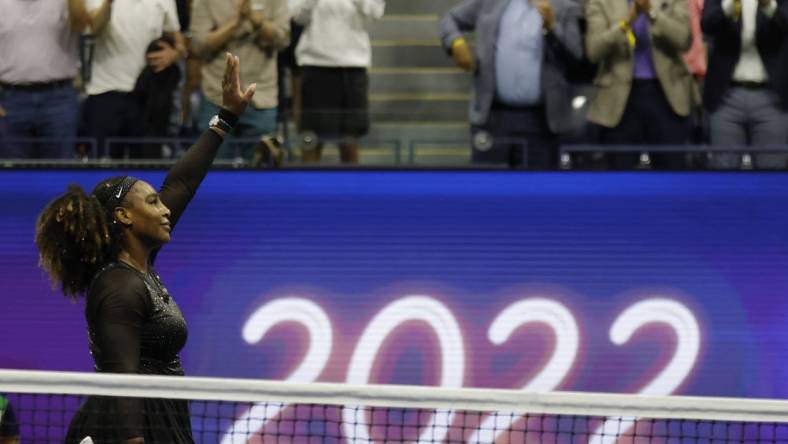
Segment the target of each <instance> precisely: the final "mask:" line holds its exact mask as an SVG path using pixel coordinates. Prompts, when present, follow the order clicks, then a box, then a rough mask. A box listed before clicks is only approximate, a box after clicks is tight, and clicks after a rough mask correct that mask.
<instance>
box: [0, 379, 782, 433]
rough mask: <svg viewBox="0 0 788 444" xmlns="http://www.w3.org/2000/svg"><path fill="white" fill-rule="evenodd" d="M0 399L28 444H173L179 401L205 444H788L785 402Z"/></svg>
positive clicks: (139, 383) (464, 394)
mask: <svg viewBox="0 0 788 444" xmlns="http://www.w3.org/2000/svg"><path fill="white" fill-rule="evenodd" d="M0 393H3V394H4V396H5V397H6V398H7V400H8V405H9V406H11V407H12V408H13V410H14V412H15V415H14V416H15V420H16V421H17V422H18V428H19V430H20V437H21V440H20V441H21V442H22V443H62V442H65V440H66V435H67V432H68V429H69V424H70V423H72V421H74V417H75V415H80V414H81V415H87V416H89V417H91V416H92V417H93V418H98V420H97V421H94V423H97V424H98V425H99V426H100V427H102V428H104V430H103V431H101V432H100V433H98V434H94V436H92V437H91V438H92V442H94V443H95V444H103V443H105V442H112V443H117V442H118V439H119V438H117V436H118V435H117V433H129V431H128V430H127V429H126V428H125V427H126V426H125V425H126V424H127V423H128V422H129V418H135V417H137V416H139V418H138V419H139V421H138V423H137V424H136V425H135V426H137V427H141V429H140V431H139V432H137V433H141V434H142V435H144V436H146V440H145V443H146V444H149V443H151V442H168V441H169V440H171V439H174V438H172V436H174V435H172V434H168V432H169V431H167V430H159V429H156V428H157V427H158V428H162V427H164V428H166V427H174V428H177V427H179V425H178V424H177V422H178V420H179V418H175V419H173V417H174V415H173V410H172V406H173V403H183V404H184V405H188V410H189V415H188V417H186V418H180V419H185V421H186V423H187V424H190V428H191V434H192V435H193V438H194V441H195V442H196V443H198V444H201V443H222V444H235V443H247V442H248V443H368V442H375V443H377V442H386V443H389V442H393V443H400V442H418V443H465V442H469V443H572V444H574V443H589V444H613V443H788V401H779V400H756V399H733V398H702V397H681V396H671V397H649V396H639V395H621V394H602V393H571V392H554V393H526V392H522V391H515V390H497V389H447V388H438V387H416V386H401V385H388V386H386V385H364V386H357V385H355V386H354V385H345V384H329V383H313V384H295V383H288V382H280V381H260V380H245V379H222V378H195V377H165V376H140V375H120V374H95V373H64V372H42V371H19V370H0ZM96 399H100V400H102V402H93V403H92V404H91V400H96ZM129 400H132V401H131V402H126V401H129ZM134 400H137V401H138V402H134ZM151 400H153V401H151ZM161 400H166V401H167V402H159V401H161ZM143 401H145V402H143ZM149 401H150V402H149ZM91 405H92V406H93V407H94V408H95V409H96V410H93V411H91V410H90V408H89V407H90V406H91ZM124 406H126V407H124ZM157 406H158V407H157ZM124 408H128V409H129V410H124ZM157 408H161V410H157ZM80 409H82V410H81V412H80V413H77V412H78V410H80ZM135 415H137V416H135ZM6 425H7V424H6ZM186 427H187V428H188V427H189V426H188V425H187V426H186ZM118 430H122V431H121V432H119V431H118ZM135 430H136V429H135ZM104 432H106V433H104ZM72 435H73V433H72ZM110 436H112V438H110ZM135 436H136V435H135ZM168 437H169V438H168ZM70 438H71V439H72V441H73V440H75V439H77V438H78V440H76V441H73V442H77V443H78V442H80V441H82V440H83V438H85V436H82V435H79V436H77V437H75V436H70ZM84 442H86V443H87V442H91V441H88V440H85V441H84ZM69 444H70V443H69Z"/></svg>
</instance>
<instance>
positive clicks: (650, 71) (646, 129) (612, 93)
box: [586, 0, 700, 168]
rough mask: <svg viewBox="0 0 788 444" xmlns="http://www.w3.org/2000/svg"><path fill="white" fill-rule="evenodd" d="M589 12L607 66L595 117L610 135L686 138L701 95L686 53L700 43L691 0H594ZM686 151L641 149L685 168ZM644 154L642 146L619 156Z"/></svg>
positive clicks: (590, 38) (626, 159) (620, 161)
mask: <svg viewBox="0 0 788 444" xmlns="http://www.w3.org/2000/svg"><path fill="white" fill-rule="evenodd" d="M586 18H587V21H588V34H587V35H586V50H587V54H588V58H589V59H590V60H591V61H592V62H594V63H597V64H598V66H599V69H598V72H597V76H596V78H595V79H594V85H595V86H596V94H595V96H594V97H593V98H592V99H591V103H590V105H589V109H588V119H589V120H590V121H591V122H592V123H595V124H598V125H600V126H601V139H602V143H605V144H629V145H683V144H686V143H687V142H688V140H689V135H690V120H689V115H690V112H691V111H692V107H693V105H696V104H699V102H700V95H699V92H698V89H697V84H696V83H695V79H694V78H693V76H692V74H690V72H689V70H688V69H687V65H686V64H685V63H684V60H683V58H682V56H683V54H684V52H686V51H687V50H688V49H689V48H690V45H691V44H692V30H691V27H690V22H689V12H688V8H687V0H633V1H631V2H629V4H628V5H627V2H625V1H623V0H590V1H589V3H588V7H587V11H586ZM683 158H684V156H683V155H677V154H659V155H653V156H652V157H651V158H649V156H648V154H646V153H643V154H641V155H640V159H641V162H651V161H652V160H653V165H654V166H655V167H659V168H681V167H683V165H684V162H683ZM637 162H638V154H637V153H626V154H619V155H615V156H613V158H612V166H613V167H614V168H631V167H633V166H635V165H636V164H637Z"/></svg>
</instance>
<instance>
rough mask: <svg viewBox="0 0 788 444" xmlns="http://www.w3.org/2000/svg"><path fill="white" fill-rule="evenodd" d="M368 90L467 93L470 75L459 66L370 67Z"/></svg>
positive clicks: (392, 92) (377, 91)
mask: <svg viewBox="0 0 788 444" xmlns="http://www.w3.org/2000/svg"><path fill="white" fill-rule="evenodd" d="M369 79H370V86H369V87H370V92H371V93H373V94H376V93H382V94H396V93H411V94H412V93H437V94H443V93H466V94H467V93H468V91H470V89H471V82H472V79H471V75H470V74H468V73H466V72H463V71H462V70H460V69H459V68H372V69H371V70H370V73H369Z"/></svg>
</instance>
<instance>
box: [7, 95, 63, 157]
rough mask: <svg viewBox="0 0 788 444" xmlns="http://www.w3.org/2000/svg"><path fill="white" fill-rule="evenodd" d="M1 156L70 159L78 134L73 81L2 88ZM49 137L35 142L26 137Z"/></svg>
mask: <svg viewBox="0 0 788 444" xmlns="http://www.w3.org/2000/svg"><path fill="white" fill-rule="evenodd" d="M0 105H3V107H4V108H5V110H6V112H7V113H8V115H7V116H5V117H2V118H0V157H3V158H11V159H32V158H36V159H70V158H73V157H74V145H75V143H76V141H75V140H74V138H75V137H76V136H77V93H76V91H74V87H72V86H71V83H70V82H53V84H52V86H51V87H47V86H42V87H41V88H32V89H26V88H16V87H13V86H6V87H5V88H4V89H3V90H2V91H0ZM33 138H41V139H49V140H46V142H42V143H32V142H31V141H23V140H22V139H33Z"/></svg>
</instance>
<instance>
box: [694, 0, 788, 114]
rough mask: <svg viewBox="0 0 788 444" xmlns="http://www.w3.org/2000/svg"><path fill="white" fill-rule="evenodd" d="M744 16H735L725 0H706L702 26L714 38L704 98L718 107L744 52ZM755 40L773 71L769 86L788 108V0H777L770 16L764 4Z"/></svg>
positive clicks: (766, 64) (711, 44)
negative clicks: (725, 8)
mask: <svg viewBox="0 0 788 444" xmlns="http://www.w3.org/2000/svg"><path fill="white" fill-rule="evenodd" d="M741 22H742V21H741V20H736V21H734V20H732V19H731V18H730V17H728V16H727V15H725V12H723V10H722V0H706V2H705V5H704V8H703V19H702V20H701V27H702V28H703V32H704V33H705V34H706V35H707V36H708V37H709V38H710V44H709V69H708V72H707V73H706V84H705V89H704V92H703V102H704V104H705V106H706V109H708V110H709V111H714V110H716V109H717V108H718V107H719V106H720V104H721V103H722V99H723V97H724V96H725V93H726V92H727V90H728V87H729V86H730V83H731V79H732V78H733V71H734V69H736V64H737V63H738V61H739V55H740V53H741V31H742V25H741ZM755 43H756V46H757V47H758V52H759V53H760V55H761V60H762V61H763V64H764V66H765V68H766V72H767V73H768V74H769V87H770V88H771V89H772V90H774V91H775V92H776V93H777V94H778V96H779V97H780V102H781V104H782V108H783V109H788V0H777V11H776V12H775V13H774V15H773V16H772V17H771V18H769V17H767V16H766V14H764V13H763V12H762V11H761V10H760V8H759V9H758V16H757V18H756V20H755Z"/></svg>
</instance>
